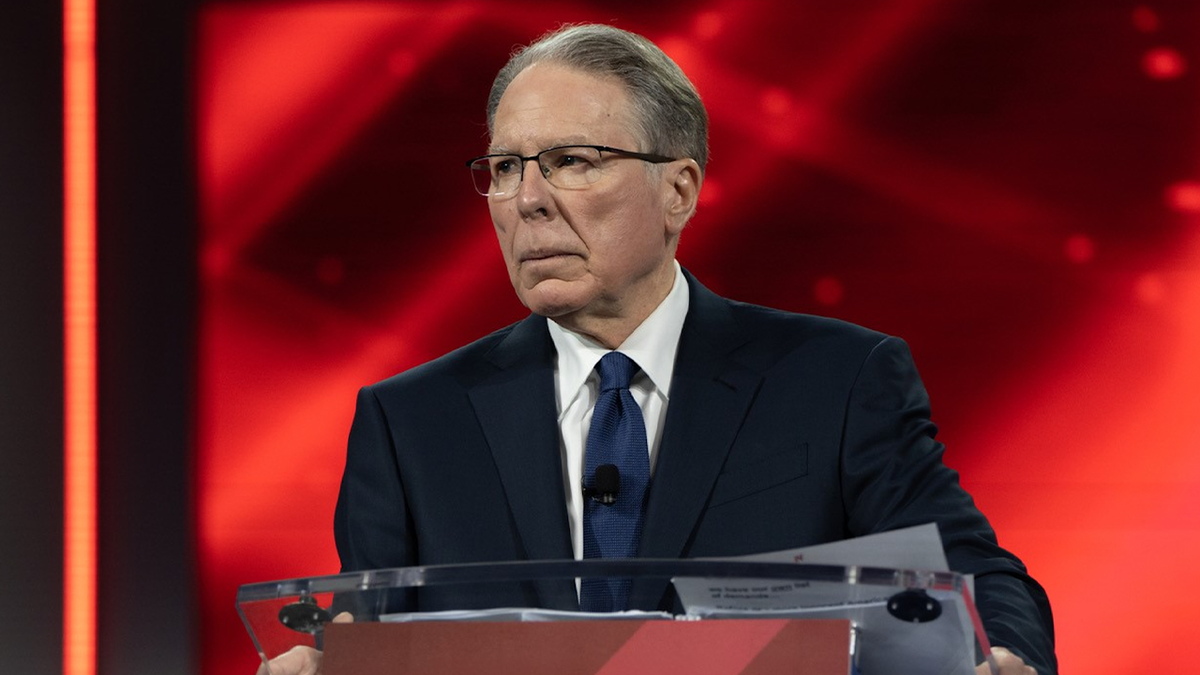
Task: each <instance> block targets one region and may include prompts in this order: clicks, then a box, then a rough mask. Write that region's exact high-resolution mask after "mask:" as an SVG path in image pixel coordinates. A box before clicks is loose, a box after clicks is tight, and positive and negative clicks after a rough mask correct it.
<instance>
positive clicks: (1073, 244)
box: [1063, 234, 1096, 264]
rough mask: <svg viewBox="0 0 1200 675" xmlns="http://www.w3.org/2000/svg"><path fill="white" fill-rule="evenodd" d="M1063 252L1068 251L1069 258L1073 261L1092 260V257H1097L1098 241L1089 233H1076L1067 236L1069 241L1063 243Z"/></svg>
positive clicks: (1079, 262) (1078, 262) (1083, 261)
mask: <svg viewBox="0 0 1200 675" xmlns="http://www.w3.org/2000/svg"><path fill="white" fill-rule="evenodd" d="M1063 252H1064V253H1066V256H1067V260H1070V261H1071V262H1073V263H1076V264H1081V263H1085V262H1090V261H1091V259H1092V258H1094V257H1096V242H1094V241H1092V238H1091V237H1089V236H1087V235H1084V234H1075V235H1072V236H1070V237H1068V238H1067V242H1066V243H1065V244H1064V245H1063Z"/></svg>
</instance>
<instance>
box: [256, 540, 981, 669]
mask: <svg viewBox="0 0 1200 675" xmlns="http://www.w3.org/2000/svg"><path fill="white" fill-rule="evenodd" d="M582 577H620V578H629V579H631V580H632V581H631V592H630V605H631V606H634V607H649V608H658V610H657V611H652V612H627V613H618V614H604V613H591V614H585V613H581V612H579V611H578V600H577V595H576V589H577V586H576V581H577V579H579V578H582ZM237 607H238V612H239V614H240V615H241V617H242V621H243V622H244V623H245V626H246V629H247V631H248V632H249V633H250V637H251V639H252V640H253V642H254V646H255V648H256V649H257V651H258V653H259V654H260V655H261V656H262V657H263V658H264V660H269V659H271V658H273V657H275V656H278V655H280V654H282V653H284V652H286V651H288V650H289V649H291V648H292V647H294V646H297V645H304V646H308V647H313V648H316V649H321V650H323V651H324V675H367V674H368V673H371V674H374V673H380V674H384V675H410V674H415V673H431V674H433V675H442V674H446V675H450V674H453V675H473V674H474V673H480V674H482V673H487V674H488V675H507V674H508V673H513V674H514V675H515V674H517V673H521V674H522V675H539V674H541V673H547V675H549V674H550V673H553V674H554V675H576V674H578V675H591V674H600V673H603V674H605V675H607V674H609V673H620V674H621V675H637V674H638V673H672V672H688V673H711V674H712V675H723V674H728V675H733V674H734V673H746V674H747V675H754V674H758V673H762V674H768V673H790V674H793V675H794V674H802V675H835V674H836V675H854V674H861V675H974V673H975V664H976V663H980V662H983V660H984V657H985V655H986V654H987V653H988V651H989V645H988V642H987V637H986V636H985V635H984V633H983V629H982V625H981V624H980V621H979V618H978V615H977V613H976V611H975V606H974V603H973V601H972V598H971V595H970V592H969V590H968V584H967V580H966V579H965V578H964V577H963V576H961V575H959V574H956V573H952V572H922V571H914V570H893V569H883V568H872V567H857V566H846V567H842V566H833V565H811V564H791V563H762V562H742V561H730V560H648V559H636V560H588V561H549V562H543V561H531V562H511V563H487V564H471V565H445V566H429V567H406V568H397V569H383V570H371V571H366V572H354V573H347V574H338V575H331V576H321V577H312V578H305V579H290V580H285V581H275V582H266V583H257V584H248V585H245V586H242V587H241V588H240V589H239V590H238V596H237ZM664 608H665V609H664ZM343 612H346V613H349V615H350V616H352V617H353V622H352V623H343V622H341V621H339V622H336V623H331V622H330V621H331V619H332V618H333V617H334V616H337V615H339V614H342V613H343ZM343 621H344V619H343Z"/></svg>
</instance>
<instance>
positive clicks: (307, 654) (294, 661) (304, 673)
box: [255, 612, 1007, 675]
mask: <svg viewBox="0 0 1200 675" xmlns="http://www.w3.org/2000/svg"><path fill="white" fill-rule="evenodd" d="M333 622H334V623H353V622H354V617H353V616H350V612H342V613H341V614H338V615H337V616H335V617H333ZM321 656H322V654H321V652H319V651H317V650H316V649H313V648H312V647H303V646H300V645H297V646H295V647H292V648H291V649H289V650H287V651H286V652H284V653H282V654H280V655H279V656H276V657H275V658H273V659H271V662H270V664H269V665H270V670H268V669H267V666H268V664H266V663H264V664H262V665H261V666H259V667H258V672H257V673H255V675H267V674H268V673H270V675H321ZM1006 675H1007V674H1006Z"/></svg>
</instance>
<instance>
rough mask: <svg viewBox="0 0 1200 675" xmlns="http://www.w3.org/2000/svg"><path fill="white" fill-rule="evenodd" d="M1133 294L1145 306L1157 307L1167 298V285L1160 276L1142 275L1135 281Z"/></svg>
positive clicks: (1152, 274)
mask: <svg viewBox="0 0 1200 675" xmlns="http://www.w3.org/2000/svg"><path fill="white" fill-rule="evenodd" d="M1134 293H1135V294H1136V295H1137V298H1138V300H1140V301H1141V302H1142V304H1145V305H1159V304H1162V301H1163V300H1165V299H1166V297H1167V284H1166V282H1165V281H1163V278H1162V275H1161V274H1154V273H1150V274H1144V275H1142V277H1141V278H1140V279H1138V280H1137V286H1136V287H1135V288H1134Z"/></svg>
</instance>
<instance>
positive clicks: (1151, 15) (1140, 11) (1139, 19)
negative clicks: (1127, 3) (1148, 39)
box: [1131, 5, 1162, 33]
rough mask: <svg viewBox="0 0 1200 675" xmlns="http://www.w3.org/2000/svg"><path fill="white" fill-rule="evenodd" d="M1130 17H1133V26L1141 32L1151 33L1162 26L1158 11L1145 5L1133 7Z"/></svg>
mask: <svg viewBox="0 0 1200 675" xmlns="http://www.w3.org/2000/svg"><path fill="white" fill-rule="evenodd" d="M1131 18H1132V19H1133V27H1134V28H1136V29H1138V30H1139V31H1141V32H1143V33H1153V32H1154V31H1156V30H1158V29H1159V28H1160V27H1161V26H1162V22H1161V21H1160V20H1159V18H1158V12H1155V11H1154V10H1153V9H1151V8H1150V7H1147V6H1145V5H1138V6H1137V7H1134V8H1133V14H1132V17H1131Z"/></svg>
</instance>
